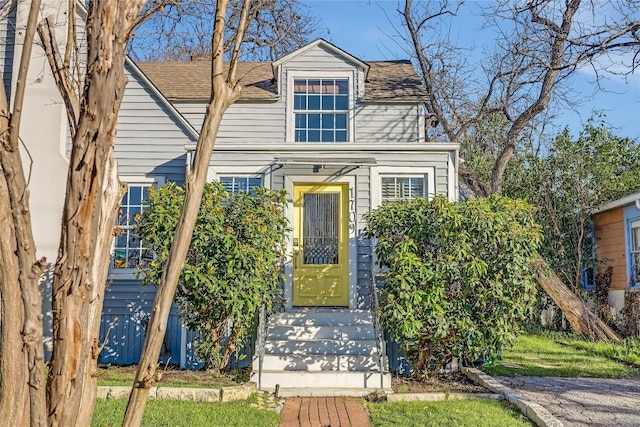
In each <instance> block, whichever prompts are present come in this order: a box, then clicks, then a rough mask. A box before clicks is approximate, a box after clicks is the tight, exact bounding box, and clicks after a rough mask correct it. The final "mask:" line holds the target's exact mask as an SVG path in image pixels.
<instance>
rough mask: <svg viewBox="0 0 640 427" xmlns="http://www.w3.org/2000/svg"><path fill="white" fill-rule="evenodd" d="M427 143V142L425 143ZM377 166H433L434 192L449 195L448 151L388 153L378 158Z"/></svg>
mask: <svg viewBox="0 0 640 427" xmlns="http://www.w3.org/2000/svg"><path fill="white" fill-rule="evenodd" d="M427 145H428V144H427ZM378 165H379V166H392V167H406V166H411V167H416V168H428V167H433V168H435V170H436V176H435V184H436V188H435V193H437V194H443V195H449V193H448V192H449V188H448V185H449V181H448V174H449V154H448V153H421V154H416V153H411V154H403V153H388V154H385V156H384V157H382V158H380V159H379V160H378Z"/></svg>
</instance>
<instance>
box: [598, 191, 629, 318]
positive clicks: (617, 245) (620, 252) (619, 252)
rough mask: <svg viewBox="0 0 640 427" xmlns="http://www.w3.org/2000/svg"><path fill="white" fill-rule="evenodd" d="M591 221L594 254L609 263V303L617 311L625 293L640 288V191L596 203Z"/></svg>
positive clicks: (606, 263) (622, 304) (603, 261)
mask: <svg viewBox="0 0 640 427" xmlns="http://www.w3.org/2000/svg"><path fill="white" fill-rule="evenodd" d="M593 225H594V234H595V239H596V240H595V242H596V258H597V259H598V260H599V261H601V262H602V263H603V265H604V266H605V267H611V283H610V284H609V305H610V306H611V307H612V308H613V309H614V310H615V311H616V312H618V313H619V312H620V310H622V308H623V306H624V297H625V293H626V292H627V291H628V290H630V289H640V191H639V192H636V193H633V194H630V195H628V196H626V197H623V198H620V199H617V200H613V201H611V202H608V203H605V204H604V205H602V206H600V207H598V208H597V209H596V210H595V212H594V214H593Z"/></svg>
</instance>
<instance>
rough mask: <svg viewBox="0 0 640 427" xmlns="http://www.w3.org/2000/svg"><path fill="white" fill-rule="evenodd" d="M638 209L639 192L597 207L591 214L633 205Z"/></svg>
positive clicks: (639, 206)
mask: <svg viewBox="0 0 640 427" xmlns="http://www.w3.org/2000/svg"><path fill="white" fill-rule="evenodd" d="M634 203H635V205H636V206H637V207H638V209H640V191H638V192H636V193H632V194H629V195H628V196H625V197H621V198H620V199H616V200H612V201H610V202H607V203H605V204H604V205H601V206H599V207H597V208H596V209H595V210H594V211H593V213H594V214H596V213H600V212H605V211H608V210H611V209H616V208H620V207H622V206H627V205H632V204H634Z"/></svg>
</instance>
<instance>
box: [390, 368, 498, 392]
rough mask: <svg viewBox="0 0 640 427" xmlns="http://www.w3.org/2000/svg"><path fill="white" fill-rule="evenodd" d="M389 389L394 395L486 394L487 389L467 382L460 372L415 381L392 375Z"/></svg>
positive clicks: (414, 379)
mask: <svg viewBox="0 0 640 427" xmlns="http://www.w3.org/2000/svg"><path fill="white" fill-rule="evenodd" d="M391 388H392V389H393V391H394V392H395V393H435V392H440V393H486V392H487V389H485V388H484V387H481V386H479V385H477V384H475V383H474V382H472V381H471V380H469V379H468V378H467V377H466V376H465V375H464V374H462V373H461V372H454V373H451V374H444V375H438V376H437V377H435V378H425V379H417V378H413V377H407V376H400V375H393V377H392V378H391Z"/></svg>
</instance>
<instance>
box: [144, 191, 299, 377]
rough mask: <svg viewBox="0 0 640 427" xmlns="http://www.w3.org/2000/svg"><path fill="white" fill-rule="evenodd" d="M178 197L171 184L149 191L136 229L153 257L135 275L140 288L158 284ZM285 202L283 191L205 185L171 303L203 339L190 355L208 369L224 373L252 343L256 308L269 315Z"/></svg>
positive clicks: (177, 210) (276, 289) (277, 285)
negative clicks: (238, 352)
mask: <svg viewBox="0 0 640 427" xmlns="http://www.w3.org/2000/svg"><path fill="white" fill-rule="evenodd" d="M183 198H184V190H183V188H181V187H179V186H177V185H176V184H174V183H168V184H166V185H164V186H163V187H162V188H160V189H157V190H151V191H150V192H149V201H148V202H149V209H148V210H146V211H145V212H144V213H143V214H142V215H141V218H140V219H139V221H138V226H137V227H138V231H139V234H140V236H141V239H142V241H143V245H144V247H147V248H149V249H151V250H153V251H154V253H155V259H154V260H153V261H152V262H150V263H149V265H148V266H146V267H144V268H142V269H141V276H142V278H143V281H144V283H145V284H157V283H159V281H160V277H161V275H162V268H163V265H164V263H165V261H166V259H167V256H168V253H169V248H170V245H171V242H172V240H173V233H174V230H175V226H176V224H177V222H178V218H179V216H180V208H181V206H182V201H183ZM284 202H285V195H284V192H273V191H270V190H267V189H265V188H258V189H256V190H255V194H253V195H250V194H247V193H244V192H240V193H236V194H231V195H229V194H228V193H227V192H226V190H225V189H224V187H223V186H222V185H221V184H220V183H218V182H215V183H208V184H206V186H205V190H204V195H203V198H202V204H201V206H200V211H199V213H198V219H197V222H196V225H195V230H194V232H193V238H192V240H191V246H190V248H189V252H188V255H187V259H186V261H185V265H184V269H183V271H182V275H181V277H180V284H179V286H178V290H177V292H176V302H177V304H178V306H179V307H180V311H181V316H182V321H183V322H184V323H185V325H186V326H187V327H188V328H190V329H192V330H194V331H196V332H199V334H200V335H201V339H200V340H199V342H198V343H196V354H197V356H198V358H199V359H200V360H201V361H202V362H204V363H205V365H206V367H207V368H219V369H223V368H224V367H226V365H227V364H228V362H229V358H230V356H231V355H232V354H233V352H234V351H235V350H237V349H239V348H241V347H242V345H243V344H245V343H246V342H247V340H248V338H250V336H251V331H252V325H253V324H254V320H255V318H256V312H257V310H258V309H259V307H260V306H261V304H265V305H266V307H267V311H268V312H269V311H271V310H272V308H273V304H274V300H275V299H276V298H277V296H278V295H279V293H280V280H281V276H282V270H281V265H282V263H283V261H284V253H285V235H286V232H287V227H288V223H287V220H286V218H285V216H284V211H283V206H284Z"/></svg>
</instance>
